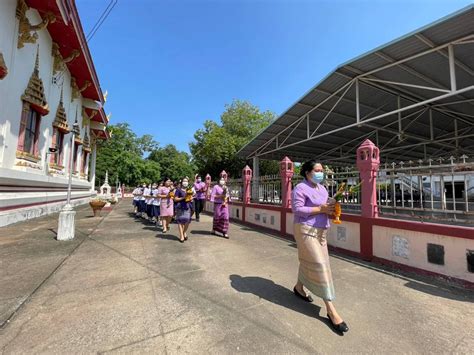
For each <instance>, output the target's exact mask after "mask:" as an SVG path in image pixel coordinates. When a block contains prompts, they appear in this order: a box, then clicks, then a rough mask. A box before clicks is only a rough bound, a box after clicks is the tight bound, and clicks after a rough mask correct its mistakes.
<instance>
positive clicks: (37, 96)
mask: <svg viewBox="0 0 474 355" xmlns="http://www.w3.org/2000/svg"><path fill="white" fill-rule="evenodd" d="M21 99H22V100H23V101H26V102H29V103H30V104H31V106H32V107H33V108H34V109H35V110H36V111H38V112H39V113H40V114H41V115H42V116H45V115H47V114H48V113H49V107H48V103H47V102H46V98H45V94H44V86H43V81H42V80H41V79H40V77H39V46H38V49H37V51H36V61H35V69H34V70H33V74H31V77H30V81H29V82H28V86H27V87H26V90H25V93H24V94H23V95H22V96H21Z"/></svg>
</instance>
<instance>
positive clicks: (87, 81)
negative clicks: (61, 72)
mask: <svg viewBox="0 0 474 355" xmlns="http://www.w3.org/2000/svg"><path fill="white" fill-rule="evenodd" d="M89 86H91V82H90V81H89V80H86V81H84V85H83V86H82V88H80V89H79V92H80V93H82V92H83V91H84V90H86V89H87V88H88V87H89Z"/></svg>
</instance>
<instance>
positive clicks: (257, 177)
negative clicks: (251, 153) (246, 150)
mask: <svg viewBox="0 0 474 355" xmlns="http://www.w3.org/2000/svg"><path fill="white" fill-rule="evenodd" d="M259 164H260V159H259V158H258V157H253V167H252V170H253V178H252V180H253V181H252V201H254V202H259V201H258V184H259V181H260V169H259Z"/></svg>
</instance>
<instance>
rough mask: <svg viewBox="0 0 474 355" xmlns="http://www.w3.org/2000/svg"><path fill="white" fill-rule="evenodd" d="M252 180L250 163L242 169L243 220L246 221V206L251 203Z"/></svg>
mask: <svg viewBox="0 0 474 355" xmlns="http://www.w3.org/2000/svg"><path fill="white" fill-rule="evenodd" d="M250 181H252V169H250V167H249V166H248V165H246V166H245V168H243V170H242V183H243V190H242V221H243V222H245V206H246V205H248V204H249V203H250V194H251V191H250Z"/></svg>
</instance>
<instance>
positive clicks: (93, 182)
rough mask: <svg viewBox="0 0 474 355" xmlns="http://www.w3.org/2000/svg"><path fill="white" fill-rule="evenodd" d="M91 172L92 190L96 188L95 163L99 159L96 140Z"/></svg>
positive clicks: (93, 144) (93, 146)
mask: <svg viewBox="0 0 474 355" xmlns="http://www.w3.org/2000/svg"><path fill="white" fill-rule="evenodd" d="M89 159H91V174H90V183H91V190H92V191H94V190H95V164H96V160H97V145H96V143H95V141H94V142H93V143H92V152H91V156H90V158H89Z"/></svg>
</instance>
